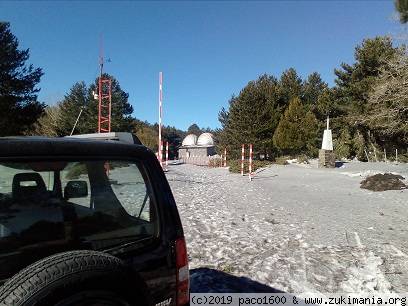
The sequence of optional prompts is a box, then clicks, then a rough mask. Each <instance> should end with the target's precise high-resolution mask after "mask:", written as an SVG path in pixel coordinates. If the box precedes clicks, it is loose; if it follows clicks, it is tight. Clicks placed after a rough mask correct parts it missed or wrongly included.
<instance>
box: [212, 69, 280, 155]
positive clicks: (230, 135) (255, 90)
mask: <svg viewBox="0 0 408 306" xmlns="http://www.w3.org/2000/svg"><path fill="white" fill-rule="evenodd" d="M229 106H230V107H229V110H228V112H226V111H225V110H224V112H221V113H220V116H219V117H220V118H221V119H223V118H226V120H225V121H223V122H222V124H224V129H223V130H222V131H221V132H220V133H219V134H218V139H219V142H220V147H221V148H227V150H228V152H230V154H231V155H232V156H234V157H238V156H239V154H240V153H239V148H240V147H241V144H245V143H252V144H253V145H254V150H255V153H264V154H269V155H271V154H272V153H273V150H272V149H273V143H272V136H273V132H274V130H275V128H276V126H277V124H278V122H279V117H280V114H281V107H280V106H279V88H278V81H277V80H276V79H275V78H274V77H272V76H268V75H262V76H260V77H259V78H258V79H257V80H256V81H251V82H249V83H248V84H247V86H245V88H244V89H242V90H241V92H240V93H239V95H238V96H237V97H233V98H232V99H231V100H230V102H229Z"/></svg>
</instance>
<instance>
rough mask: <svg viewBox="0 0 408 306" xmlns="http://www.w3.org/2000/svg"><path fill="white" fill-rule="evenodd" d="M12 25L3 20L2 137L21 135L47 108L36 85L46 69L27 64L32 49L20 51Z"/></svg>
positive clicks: (0, 63) (0, 38) (0, 66)
mask: <svg viewBox="0 0 408 306" xmlns="http://www.w3.org/2000/svg"><path fill="white" fill-rule="evenodd" d="M18 44H19V42H18V40H17V38H16V37H15V36H14V35H13V34H12V33H11V31H10V24H9V23H7V22H0V113H1V114H3V116H2V117H1V119H0V136H6V135H21V134H23V133H24V132H26V131H27V130H29V129H30V128H31V127H32V125H33V124H34V123H35V121H36V120H37V119H38V118H39V117H40V116H41V114H42V113H43V111H44V107H45V106H44V104H43V103H40V102H38V101H37V93H38V92H39V89H38V88H36V86H37V84H38V83H39V82H40V78H41V76H42V75H43V72H42V70H41V69H40V68H34V67H33V65H28V64H26V62H27V60H28V59H29V49H26V50H19V49H18Z"/></svg>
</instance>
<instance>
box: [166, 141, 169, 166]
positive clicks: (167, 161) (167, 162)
mask: <svg viewBox="0 0 408 306" xmlns="http://www.w3.org/2000/svg"><path fill="white" fill-rule="evenodd" d="M168 165H169V142H168V141H166V168H167V166H168Z"/></svg>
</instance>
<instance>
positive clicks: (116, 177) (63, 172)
mask: <svg viewBox="0 0 408 306" xmlns="http://www.w3.org/2000/svg"><path fill="white" fill-rule="evenodd" d="M156 216H157V214H156V208H155V206H154V205H153V198H152V192H151V188H150V187H149V184H148V181H147V179H146V176H145V174H144V172H143V169H142V167H140V166H139V165H138V164H137V163H135V162H128V161H112V160H110V161H80V162H79V161H78V162H64V161H62V162H61V161H58V162H18V163H3V164H0V278H6V277H8V271H11V270H14V268H13V269H10V265H9V263H10V261H9V259H10V256H13V259H14V260H13V262H15V263H14V264H16V265H21V264H22V265H23V266H25V265H26V264H27V261H30V262H31V261H34V258H32V257H35V258H37V256H38V257H39V258H41V257H43V256H44V255H45V254H52V253H54V252H57V251H63V250H65V249H71V248H72V247H73V246H75V247H76V248H89V247H91V248H92V249H94V250H98V249H99V250H102V249H107V248H111V247H115V246H116V245H118V244H119V243H120V244H121V245H123V243H124V242H129V243H132V242H135V241H141V240H143V241H145V239H147V238H153V237H155V236H156V235H157V233H158V221H157V218H156ZM16 255H19V256H21V258H20V257H19V256H17V257H15V256H16ZM17 258H19V259H18V260H17ZM6 261H7V264H6V265H4V264H3V263H5V262H6ZM23 262H24V264H23ZM14 271H15V270H14Z"/></svg>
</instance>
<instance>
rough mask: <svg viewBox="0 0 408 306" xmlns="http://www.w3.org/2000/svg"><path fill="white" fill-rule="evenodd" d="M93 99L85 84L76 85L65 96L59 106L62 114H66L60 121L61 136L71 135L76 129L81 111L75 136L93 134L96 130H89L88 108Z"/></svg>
mask: <svg viewBox="0 0 408 306" xmlns="http://www.w3.org/2000/svg"><path fill="white" fill-rule="evenodd" d="M90 99H92V97H91V96H90V95H89V90H88V87H87V86H86V84H85V82H78V83H75V84H74V85H73V86H72V87H71V89H70V90H69V92H68V93H67V94H66V95H65V97H64V99H63V101H62V102H61V103H60V104H59V108H60V113H61V114H64V115H63V116H62V117H60V119H59V132H58V133H59V136H66V135H69V134H70V133H71V131H72V128H73V127H74V124H75V121H76V120H77V118H78V115H79V113H80V112H81V109H82V110H83V112H82V114H81V117H80V118H79V120H78V123H77V125H76V127H75V130H74V134H85V133H93V132H95V128H94V129H91V130H90V129H89V122H87V120H89V116H88V115H87V114H88V113H89V110H88V106H89V101H90Z"/></svg>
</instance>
